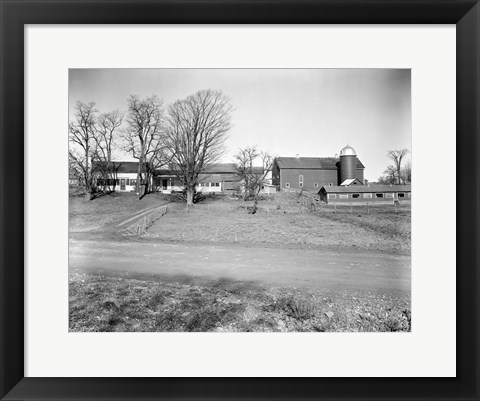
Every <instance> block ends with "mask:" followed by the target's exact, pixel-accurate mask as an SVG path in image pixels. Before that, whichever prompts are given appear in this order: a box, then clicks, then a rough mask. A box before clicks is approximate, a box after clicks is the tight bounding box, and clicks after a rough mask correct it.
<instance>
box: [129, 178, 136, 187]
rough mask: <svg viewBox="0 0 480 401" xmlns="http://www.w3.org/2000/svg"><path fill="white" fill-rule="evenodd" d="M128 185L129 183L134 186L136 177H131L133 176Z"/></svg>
mask: <svg viewBox="0 0 480 401" xmlns="http://www.w3.org/2000/svg"><path fill="white" fill-rule="evenodd" d="M130 185H131V186H135V185H137V180H136V179H133V178H131V179H130Z"/></svg>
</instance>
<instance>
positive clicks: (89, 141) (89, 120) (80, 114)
mask: <svg viewBox="0 0 480 401" xmlns="http://www.w3.org/2000/svg"><path fill="white" fill-rule="evenodd" d="M74 110H75V111H74V119H73V120H72V121H70V122H69V124H68V138H69V141H70V146H69V160H70V161H71V163H72V166H75V170H76V171H78V172H79V174H80V175H81V179H82V181H83V185H84V187H85V199H87V200H90V199H91V198H92V192H93V189H94V186H95V183H94V179H93V178H94V172H93V169H92V166H91V158H92V156H93V155H94V150H95V139H94V136H95V123H96V114H97V112H98V111H97V110H96V109H95V103H94V102H90V103H88V104H87V103H83V102H77V103H76V105H75V109H74Z"/></svg>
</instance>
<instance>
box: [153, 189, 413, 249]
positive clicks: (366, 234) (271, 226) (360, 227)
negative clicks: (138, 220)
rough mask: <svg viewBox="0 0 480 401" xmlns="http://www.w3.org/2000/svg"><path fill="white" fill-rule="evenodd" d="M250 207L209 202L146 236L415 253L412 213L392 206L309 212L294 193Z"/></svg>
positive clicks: (173, 216) (175, 212) (176, 211)
mask: <svg viewBox="0 0 480 401" xmlns="http://www.w3.org/2000/svg"><path fill="white" fill-rule="evenodd" d="M249 205H250V202H244V201H242V200H230V199H227V198H221V199H216V200H211V199H209V200H206V201H204V202H201V203H199V204H197V205H195V206H194V207H193V208H191V209H190V210H189V212H188V213H187V212H186V210H185V208H184V207H183V206H180V205H178V206H177V207H176V208H175V207H172V208H170V211H169V213H168V214H167V215H165V216H163V217H162V218H161V219H159V220H158V221H157V222H155V224H153V225H152V227H150V228H149V230H148V232H147V236H148V237H150V238H157V239H158V240H160V241H173V242H176V241H185V242H209V243H235V242H238V243H245V244H276V245H282V244H288V245H302V246H303V245H306V246H312V247H326V248H334V249H337V248H342V249H345V248H355V247H356V248H362V249H368V250H372V251H381V252H387V253H396V254H405V255H408V254H410V209H409V208H407V207H404V208H402V209H401V211H400V212H398V213H397V212H396V211H395V208H394V207H393V206H387V205H384V206H373V207H369V208H368V211H367V208H366V207H353V208H350V207H345V208H337V209H334V208H333V206H324V207H322V208H317V211H316V212H314V213H312V212H309V211H308V210H307V209H306V208H305V207H303V206H302V205H301V204H300V203H297V197H296V196H295V195H293V194H278V195H276V196H274V197H270V198H266V199H265V200H263V201H261V202H260V204H259V210H258V212H257V213H256V214H254V215H251V214H248V213H247V211H246V207H247V206H249Z"/></svg>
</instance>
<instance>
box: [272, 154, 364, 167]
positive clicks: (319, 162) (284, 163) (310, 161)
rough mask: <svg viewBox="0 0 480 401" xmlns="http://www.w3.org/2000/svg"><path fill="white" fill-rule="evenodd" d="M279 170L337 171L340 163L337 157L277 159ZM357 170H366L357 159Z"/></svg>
mask: <svg viewBox="0 0 480 401" xmlns="http://www.w3.org/2000/svg"><path fill="white" fill-rule="evenodd" d="M276 161H277V164H278V167H279V168H286V169H287V168H292V169H317V170H336V169H337V163H338V162H339V161H340V160H339V159H338V158H336V157H277V158H276ZM357 168H365V166H364V165H363V163H362V162H361V161H360V159H358V158H357Z"/></svg>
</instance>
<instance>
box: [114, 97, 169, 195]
mask: <svg viewBox="0 0 480 401" xmlns="http://www.w3.org/2000/svg"><path fill="white" fill-rule="evenodd" d="M127 103H128V113H127V119H126V122H127V126H126V128H125V129H124V131H123V139H124V141H125V150H126V151H127V152H129V153H130V154H131V155H132V157H134V158H135V159H137V160H138V170H137V181H136V188H135V191H136V192H137V194H140V196H144V195H145V194H147V193H148V192H149V186H148V185H149V182H150V180H151V177H152V175H153V171H154V169H155V168H159V167H161V166H162V165H164V164H166V163H167V158H166V157H164V156H165V146H164V126H163V122H164V110H163V102H162V100H160V99H159V98H158V97H157V96H151V97H147V98H145V99H141V98H140V97H139V96H135V95H132V96H130V97H129V98H128V101H127ZM142 184H143V185H142ZM142 187H143V193H142V190H141V188H142Z"/></svg>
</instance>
